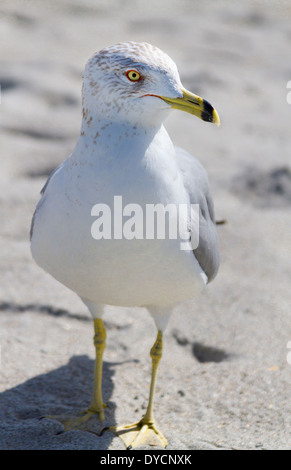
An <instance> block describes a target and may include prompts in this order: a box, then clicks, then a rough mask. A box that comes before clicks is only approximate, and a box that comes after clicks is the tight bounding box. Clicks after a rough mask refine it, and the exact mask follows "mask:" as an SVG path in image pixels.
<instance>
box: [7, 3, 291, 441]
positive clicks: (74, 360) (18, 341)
mask: <svg viewBox="0 0 291 470" xmlns="http://www.w3.org/2000/svg"><path fill="white" fill-rule="evenodd" d="M288 3H289V2H287V1H274V0H272V1H269V2H262V1H259V0H254V1H250V0H246V1H244V2H240V1H238V0H234V1H232V2H227V1H226V0H224V1H223V0H219V1H215V2H214V1H204V2H199V1H198V0H192V1H190V0H182V1H177V0H176V1H175V0H167V1H166V0H160V1H152V0H148V1H147V2H144V1H140V0H137V1H134V2H133V1H131V0H128V1H118V0H109V1H108V0H107V1H105V0H101V1H97V2H96V1H93V0H85V1H83V2H81V3H80V2H77V1H75V0H64V1H62V2H58V1H56V0H52V1H50V2H44V1H40V0H38V1H33V2H32V1H27V2H23V1H15V0H13V1H8V0H2V2H1V5H0V31H1V38H2V40H1V41H0V85H1V105H0V123H1V134H0V142H1V156H0V279H1V282H0V346H1V369H0V371H1V374H0V382H1V384H0V387H1V388H0V389H1V397H0V403H1V407H0V419H1V421H0V449H8V450H12V449H33V450H37V449H41V450H47V449H49V450H53V449H60V450H61V449H63V450H65V449H97V450H98V449H109V450H110V449H112V450H118V449H123V448H124V445H123V443H122V442H121V440H120V439H119V438H118V437H116V436H115V435H114V434H112V433H111V432H105V433H104V434H103V435H102V436H98V435H97V434H96V432H97V429H98V426H99V425H98V423H97V422H94V420H92V432H86V431H82V430H72V431H68V432H66V433H61V431H62V425H61V424H60V423H58V422H57V421H55V420H51V419H47V418H42V417H44V416H47V415H54V414H58V413H68V414H73V413H75V412H76V411H78V410H80V409H85V408H86V407H87V406H88V405H89V403H90V400H91V393H92V386H93V370H94V346H93V342H92V337H93V324H92V320H91V317H90V314H89V312H88V311H87V310H86V308H85V306H84V305H83V303H82V302H81V300H80V299H79V298H78V297H77V296H76V294H75V293H73V292H71V291H70V290H68V289H67V288H65V287H64V286H62V285H61V284H60V283H58V282H57V281H56V280H54V279H53V278H52V277H51V276H49V275H48V274H47V273H45V272H44V271H42V270H41V269H40V268H39V267H38V266H37V265H36V263H35V262H34V260H33V259H32V256H31V253H30V244H29V231H30V223H31V218H32V214H33V212H34V209H35V206H36V204H37V202H38V200H39V197H40V194H39V193H40V190H41V188H42V187H43V185H44V183H45V181H46V179H47V177H48V175H49V173H50V172H51V171H52V170H53V169H54V168H55V167H56V166H57V165H58V164H60V163H61V162H62V161H63V160H65V159H66V158H67V156H68V155H69V154H70V153H71V151H72V150H73V148H74V145H75V142H76V139H77V137H78V134H79V130H80V123H81V85H82V73H83V69H84V66H85V63H86V61H87V60H88V58H89V57H90V56H91V55H92V54H93V53H94V52H95V51H98V50H100V49H101V48H103V47H105V46H107V45H110V44H114V43H116V42H121V41H128V40H134V41H146V42H149V43H151V44H154V45H156V46H158V47H159V48H161V49H162V50H164V51H165V52H167V53H168V54H169V55H170V56H171V57H172V58H173V60H174V61H175V62H176V63H177V66H178V69H179V72H180V76H181V80H182V82H183V85H184V86H185V87H186V88H187V89H189V90H191V91H193V92H194V93H196V94H198V95H200V96H203V97H204V98H205V99H207V100H209V101H210V102H211V103H212V104H213V105H214V106H215V108H216V109H217V110H218V112H219V115H220V118H221V126H220V127H219V128H217V127H216V126H211V125H208V124H206V123H204V122H202V121H200V120H198V119H195V118H194V117H193V116H190V115H189V114H186V113H179V112H178V111H177V112H173V113H172V115H171V116H170V118H169V119H168V120H167V121H166V128H167V130H168V132H169V134H170V136H171V137H172V139H173V141H174V143H175V144H177V145H179V146H181V147H184V148H185V149H186V150H188V151H189V152H190V153H192V154H193V155H195V156H196V157H197V158H198V159H199V160H200V161H201V163H202V164H203V165H204V166H205V168H206V169H207V172H208V175H209V179H210V184H211V189H212V195H213V198H214V202H215V209H216V218H217V219H218V220H225V221H226V223H225V224H224V225H220V226H218V230H219V237H220V244H221V266H220V270H219V273H218V275H217V277H216V279H215V280H214V281H213V282H212V283H211V284H209V286H208V287H207V289H206V291H205V293H203V294H201V295H200V296H199V297H197V298H195V299H194V300H193V301H191V302H189V303H187V304H183V305H181V306H179V307H178V308H177V309H176V310H175V312H174V314H173V315H172V317H171V319H170V322H169V325H168V328H167V330H166V332H165V335H164V354H163V357H162V360H161V363H160V368H159V377H158V383H157V391H156V397H155V416H156V420H157V423H158V426H159V427H160V428H161V430H162V431H163V433H164V434H165V436H166V437H167V439H168V441H169V446H168V447H167V449H181V450H187V449H191V450H192V449H203V450H206V449H291V405H290V387H291V309H290V304H291V289H290V284H291V263H290V253H291V210H290V208H291V164H290V158H291V150H290V148H291V132H290V128H291V127H290V124H291V104H288V101H287V94H288V92H290V93H291V86H290V88H288V87H287V83H288V82H289V81H290V80H291V65H290V43H291V7H290V3H289V4H288ZM104 322H105V326H106V328H107V347H106V350H105V354H104V384H103V389H104V399H105V402H106V403H107V405H108V408H107V409H106V421H105V423H104V426H110V425H113V424H116V423H118V424H124V423H129V422H134V421H137V420H138V419H140V417H141V415H142V414H143V413H144V412H145V408H146V404H147V398H148V391H149V382H150V371H151V361H150V357H149V351H150V348H151V346H152V344H153V342H154V340H155V336H156V329H155V325H154V323H153V320H152V318H151V317H150V316H149V315H148V313H147V312H146V311H144V310H142V309H129V308H128V309H125V308H117V307H108V308H107V310H106V314H105V316H104ZM288 343H289V348H288V346H287V345H288ZM288 353H289V356H288ZM40 418H42V419H40ZM94 431H95V433H94Z"/></svg>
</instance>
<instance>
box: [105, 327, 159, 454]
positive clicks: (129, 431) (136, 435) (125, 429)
mask: <svg viewBox="0 0 291 470" xmlns="http://www.w3.org/2000/svg"><path fill="white" fill-rule="evenodd" d="M162 350H163V335H162V332H161V331H158V334H157V339H156V341H155V344H154V345H153V347H152V349H151V352H150V356H151V358H152V378H151V387H150V394H149V401H148V407H147V411H146V414H145V415H144V416H143V418H142V419H141V420H140V421H138V422H137V423H133V424H128V425H125V426H115V427H111V428H110V429H111V430H112V431H114V432H115V433H116V434H117V435H118V436H119V437H120V438H121V439H122V440H123V442H124V443H125V445H126V447H127V449H134V448H135V447H138V446H141V445H145V444H149V445H161V446H162V447H166V446H167V445H168V442H167V440H166V438H165V437H164V435H163V434H162V433H161V432H160V431H159V430H158V429H157V427H156V425H155V420H154V415H153V401H154V394H155V387H156V378H157V372H158V366H159V362H160V359H161V357H162Z"/></svg>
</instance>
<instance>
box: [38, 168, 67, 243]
mask: <svg viewBox="0 0 291 470" xmlns="http://www.w3.org/2000/svg"><path fill="white" fill-rule="evenodd" d="M62 166H63V163H61V164H60V165H59V166H58V167H57V168H55V169H54V170H53V171H52V172H51V173H50V174H49V177H48V179H47V180H46V183H45V185H44V187H43V188H42V189H41V191H40V194H41V196H42V197H41V199H40V201H39V202H38V204H37V206H36V209H35V211H34V214H33V216H32V221H31V226H30V240H31V239H32V236H33V226H34V219H35V216H36V213H37V210H38V209H39V207H40V206H41V204H42V202H43V197H44V193H45V191H46V188H47V187H48V185H49V182H50V180H51V178H52V177H53V176H54V174H55V173H56V172H57V171H58V170H59V169H60V168H61V167H62Z"/></svg>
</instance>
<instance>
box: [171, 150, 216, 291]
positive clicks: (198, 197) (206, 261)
mask: <svg viewBox="0 0 291 470" xmlns="http://www.w3.org/2000/svg"><path fill="white" fill-rule="evenodd" d="M176 155H177V163H178V165H179V168H180V171H181V174H182V177H183V182H184V186H185V188H186V190H187V191H188V193H189V196H190V203H191V204H199V244H198V247H197V248H196V249H195V250H193V252H194V255H195V257H196V259H197V261H198V263H199V264H200V266H201V268H202V269H203V271H204V272H205V274H206V275H207V277H208V282H210V281H212V279H214V277H215V276H216V274H217V271H218V268H219V263H220V252H219V240H218V234H217V229H216V222H215V217H214V207H213V200H212V196H211V194H210V189H209V182H208V176H207V173H206V171H205V169H204V168H203V166H202V165H201V163H200V162H199V161H198V160H197V159H196V158H194V157H193V156H192V155H190V154H189V153H188V152H186V151H185V150H183V149H181V148H178V147H176Z"/></svg>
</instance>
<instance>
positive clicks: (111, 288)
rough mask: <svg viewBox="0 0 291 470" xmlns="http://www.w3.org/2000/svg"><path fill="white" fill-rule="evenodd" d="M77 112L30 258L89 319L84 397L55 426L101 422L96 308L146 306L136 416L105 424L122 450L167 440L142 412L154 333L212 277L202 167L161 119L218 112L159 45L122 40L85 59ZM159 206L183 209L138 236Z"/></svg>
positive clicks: (100, 331)
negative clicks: (145, 351) (91, 352)
mask: <svg viewBox="0 0 291 470" xmlns="http://www.w3.org/2000/svg"><path fill="white" fill-rule="evenodd" d="M82 108H83V109H82V123H81V130H80V134H79V136H78V139H77V142H76V145H75V148H74V150H73V152H72V154H71V155H70V156H69V157H68V158H67V159H66V160H65V161H64V162H63V163H62V164H61V165H60V166H59V167H58V168H56V169H55V170H54V171H53V172H52V174H51V175H50V176H49V178H48V180H47V182H46V184H45V186H44V188H43V189H42V191H41V199H40V201H39V202H38V204H37V207H36V210H35V213H34V215H33V219H32V226H31V252H32V256H33V258H34V260H35V261H36V263H37V264H38V265H39V266H40V267H41V268H42V269H44V270H45V271H46V272H48V273H49V274H50V275H52V276H53V277H54V278H55V279H57V280H58V281H59V282H61V283H62V284H63V285H65V286H66V287H68V288H69V289H71V290H72V291H74V292H75V293H76V294H77V295H78V296H79V297H80V298H81V300H82V301H83V302H84V304H85V305H86V306H87V308H88V309H89V311H90V313H91V315H92V318H93V325H94V345H95V350H96V360H95V371H94V391H93V398H92V402H91V404H90V406H89V408H88V409H87V410H86V411H83V412H82V413H81V414H80V415H78V416H75V417H72V418H70V419H68V418H67V419H63V421H62V419H61V417H60V421H61V422H63V424H64V429H65V430H69V429H73V428H78V427H79V426H81V427H82V426H83V425H86V423H87V421H88V420H89V419H90V418H91V417H92V416H93V415H97V417H98V418H99V420H100V422H101V423H102V421H103V420H104V417H105V415H104V408H106V405H105V404H104V402H103V397H102V365H103V352H104V349H105V343H106V329H105V326H104V323H103V319H102V317H103V314H104V308H105V306H106V305H114V306H119V307H134V308H140V307H141V308H146V309H147V310H148V312H149V313H150V314H151V316H152V318H153V320H154V322H155V325H156V327H157V337H156V341H155V343H154V345H153V347H152V349H151V351H150V357H151V359H152V375H151V384H150V391H149V399H148V406H147V409H146V413H145V415H144V416H143V417H142V418H141V419H140V421H138V422H135V423H132V424H128V425H124V426H112V427H111V428H110V430H111V431H113V432H115V433H116V434H117V435H118V436H120V438H121V439H122V440H123V441H124V443H125V446H126V448H127V449H133V448H136V447H139V446H141V445H152V444H154V445H158V446H162V447H166V446H167V445H168V442H167V439H166V438H165V436H164V435H163V433H162V432H161V431H160V430H159V429H158V427H157V425H156V422H155V418H154V412H153V402H154V394H155V386H156V378H157V371H158V365H159V362H160V359H161V356H162V350H163V333H164V331H165V328H166V326H167V323H168V320H169V317H170V315H171V313H172V311H173V309H174V308H175V307H176V306H177V305H179V304H180V303H181V302H184V301H187V300H191V299H193V298H194V297H195V296H196V295H197V294H198V293H199V292H200V291H201V290H202V289H204V287H205V286H206V284H207V283H209V282H210V281H212V280H213V279H214V277H215V276H216V274H217V271H218V267H219V240H218V234H217V229H216V223H215V217H214V208H213V200H212V197H211V194H210V189H209V181H208V176H207V173H206V171H205V169H204V168H203V166H202V165H201V164H200V163H199V161H198V160H197V159H196V158H194V157H193V156H192V155H190V154H189V153H187V152H186V151H185V150H183V149H181V148H177V147H175V146H174V144H173V142H172V140H171V138H170V137H169V135H168V133H167V131H166V129H165V127H164V124H163V123H164V121H165V119H166V118H167V116H168V115H169V114H170V113H171V111H172V110H173V109H178V110H181V111H185V112H186V113H190V114H192V115H194V116H197V117H198V118H200V119H202V120H203V121H206V122H211V123H214V124H217V125H219V123H220V121H219V116H218V113H217V112H216V110H215V109H214V108H213V107H212V105H211V104H210V103H209V102H208V101H206V100H205V99H203V98H201V97H199V96H197V95H195V94H193V93H191V92H189V91H187V90H186V89H185V88H184V87H183V85H182V83H181V80H180V77H179V73H178V69H177V66H176V64H175V62H174V61H173V60H172V59H171V58H170V57H169V56H168V55H167V54H166V53H165V52H163V51H161V50H160V49H159V48H157V47H155V46H152V45H150V44H148V43H137V42H133V41H130V42H125V43H118V44H115V45H113V46H109V47H106V48H104V49H103V50H101V51H99V52H97V53H95V54H94V55H93V56H92V57H91V58H90V59H89V61H88V62H87V64H86V67H85V71H84V77H83V87H82ZM158 206H159V207H164V208H173V207H176V208H177V207H186V208H187V210H184V211H181V214H180V213H179V218H178V219H177V213H176V214H175V211H171V210H167V211H166V212H167V213H166V215H167V217H168V218H167V223H166V222H165V226H167V227H168V226H169V225H170V223H171V222H172V221H173V220H174V222H173V224H174V225H173V226H174V227H175V224H177V220H178V221H179V224H180V225H179V233H177V236H172V237H171V236H168V234H166V235H165V236H157V234H156V231H157V230H156V231H154V234H153V230H149V232H150V234H149V236H146V235H147V233H146V235H145V234H144V232H145V227H144V225H143V223H145V222H147V219H149V217H146V215H147V212H146V210H147V208H148V207H151V208H154V210H155V209H157V207H158ZM197 207H198V211H197V210H196V211H195V208H196V209H197ZM137 208H139V210H137ZM193 214H194V217H192V215H193ZM195 214H196V217H195ZM155 215H157V214H155ZM151 220H152V219H151ZM164 220H166V217H165V218H164ZM113 221H114V222H115V224H114V227H113ZM126 224H127V225H126ZM139 224H140V225H141V227H140V226H138V225H139ZM164 232H166V230H164ZM125 235H127V236H125ZM194 239H195V240H196V241H197V243H194V244H193V242H192V241H193V240H194ZM141 334H142V333H141Z"/></svg>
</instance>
